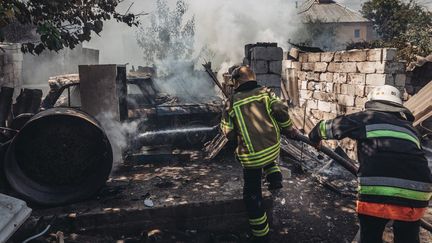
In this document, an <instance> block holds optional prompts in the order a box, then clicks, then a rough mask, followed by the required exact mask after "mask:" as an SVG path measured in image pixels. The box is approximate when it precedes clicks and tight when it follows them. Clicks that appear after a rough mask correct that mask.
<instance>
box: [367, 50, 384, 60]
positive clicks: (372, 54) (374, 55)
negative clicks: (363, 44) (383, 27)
mask: <svg viewBox="0 0 432 243" xmlns="http://www.w3.org/2000/svg"><path fill="white" fill-rule="evenodd" d="M367 60H368V61H369V62H381V61H382V49H370V50H368V51H367Z"/></svg>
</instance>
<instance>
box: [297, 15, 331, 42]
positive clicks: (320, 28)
mask: <svg viewBox="0 0 432 243" xmlns="http://www.w3.org/2000/svg"><path fill="white" fill-rule="evenodd" d="M293 36H294V38H293V39H292V41H294V42H295V43H297V44H299V45H302V46H309V47H319V48H321V49H323V50H331V49H333V48H334V47H335V45H336V44H337V43H336V42H337V40H336V24H334V23H325V22H324V21H322V20H320V19H313V18H311V17H310V16H308V17H307V19H306V21H305V22H304V23H303V27H302V28H299V29H298V30H297V33H295V35H293Z"/></svg>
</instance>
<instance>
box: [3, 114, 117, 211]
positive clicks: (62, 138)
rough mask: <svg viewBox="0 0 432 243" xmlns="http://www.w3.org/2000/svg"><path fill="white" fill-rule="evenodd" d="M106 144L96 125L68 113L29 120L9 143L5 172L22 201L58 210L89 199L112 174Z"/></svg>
mask: <svg viewBox="0 0 432 243" xmlns="http://www.w3.org/2000/svg"><path fill="white" fill-rule="evenodd" d="M112 163H113V154H112V149H111V144H110V143H109V140H108V138H107V136H106V134H105V133H104V131H103V129H102V128H101V127H100V126H99V124H98V122H97V121H96V120H95V119H94V118H92V117H91V116H89V115H88V114H86V113H84V112H82V111H78V110H75V109H70V108H54V109H49V110H46V111H42V112H40V113H38V114H36V115H35V116H33V117H32V118H31V119H30V120H29V121H28V122H27V123H26V124H25V125H24V126H23V127H22V129H21V130H20V131H19V132H18V133H17V135H16V136H15V137H14V138H13V140H12V142H11V144H10V145H9V148H8V149H7V152H6V158H5V161H4V170H5V174H6V178H7V180H8V182H9V183H10V185H11V187H12V188H13V189H14V190H15V191H16V192H18V193H19V194H20V195H21V196H22V197H23V198H24V199H28V200H30V201H32V202H34V203H37V204H41V205H61V204H66V203H71V202H76V201H80V200H83V199H86V198H89V197H91V196H92V195H94V194H95V193H96V192H97V191H98V190H99V189H100V188H101V187H102V186H103V185H104V184H105V182H106V180H107V179H108V177H109V174H110V172H111V168H112Z"/></svg>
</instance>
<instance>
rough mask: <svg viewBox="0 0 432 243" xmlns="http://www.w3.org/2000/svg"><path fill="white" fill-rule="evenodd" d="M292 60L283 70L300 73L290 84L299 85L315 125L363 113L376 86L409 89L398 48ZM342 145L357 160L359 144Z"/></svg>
mask: <svg viewBox="0 0 432 243" xmlns="http://www.w3.org/2000/svg"><path fill="white" fill-rule="evenodd" d="M290 53H296V52H293V51H291V52H290ZM290 58H291V59H293V60H285V61H284V62H283V69H284V70H285V71H286V69H288V70H290V69H291V70H292V69H295V70H296V72H295V73H297V77H296V79H291V80H290V81H291V82H298V89H299V90H298V93H299V100H298V104H299V106H300V107H302V108H303V109H305V110H306V114H307V117H308V119H309V120H311V121H312V122H313V124H316V123H317V122H319V121H320V120H326V119H332V118H335V117H336V116H338V115H344V114H350V113H354V112H358V111H361V110H363V109H364V104H365V102H366V100H367V94H368V93H369V91H370V90H372V89H373V88H375V87H376V86H379V85H384V84H389V85H393V86H396V87H397V88H398V89H400V90H401V92H404V90H405V82H406V79H407V75H406V73H405V63H404V62H401V61H397V60H396V49H370V50H352V51H339V52H322V53H299V54H298V55H296V54H295V55H294V57H293V56H290ZM293 80H296V81H293ZM331 145H332V146H336V145H337V144H336V142H332V143H331ZM339 145H342V147H343V148H344V149H345V150H346V151H347V152H348V153H349V155H350V156H351V157H355V155H354V154H355V153H354V149H355V143H353V142H352V141H348V140H347V141H344V142H342V143H339Z"/></svg>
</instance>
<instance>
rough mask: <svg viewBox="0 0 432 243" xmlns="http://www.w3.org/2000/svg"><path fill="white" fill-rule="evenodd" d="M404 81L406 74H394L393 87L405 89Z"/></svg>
mask: <svg viewBox="0 0 432 243" xmlns="http://www.w3.org/2000/svg"><path fill="white" fill-rule="evenodd" d="M406 80H407V76H406V74H396V77H395V85H396V86H400V87H405V84H406Z"/></svg>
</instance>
